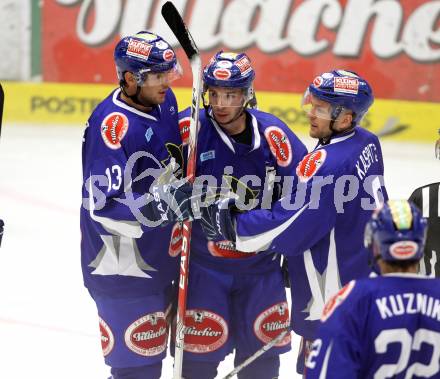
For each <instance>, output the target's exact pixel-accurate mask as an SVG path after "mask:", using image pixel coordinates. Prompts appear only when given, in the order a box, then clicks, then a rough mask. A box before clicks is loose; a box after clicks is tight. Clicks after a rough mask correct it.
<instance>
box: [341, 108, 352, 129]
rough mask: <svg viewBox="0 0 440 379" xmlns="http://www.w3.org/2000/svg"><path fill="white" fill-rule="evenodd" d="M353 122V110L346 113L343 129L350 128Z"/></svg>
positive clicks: (342, 123)
mask: <svg viewBox="0 0 440 379" xmlns="http://www.w3.org/2000/svg"><path fill="white" fill-rule="evenodd" d="M352 122H353V114H352V113H351V112H346V113H344V114H343V115H342V119H341V129H346V128H349V127H350V126H351V123H352Z"/></svg>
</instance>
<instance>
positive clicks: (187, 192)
mask: <svg viewBox="0 0 440 379" xmlns="http://www.w3.org/2000/svg"><path fill="white" fill-rule="evenodd" d="M192 190H193V187H192V185H191V184H189V183H188V181H186V179H181V180H178V181H175V182H173V183H170V184H164V185H152V186H151V189H150V194H149V195H150V196H148V197H147V204H146V205H145V207H143V212H142V213H143V214H144V215H145V216H146V217H147V218H148V219H149V220H151V221H152V222H155V223H156V224H157V223H159V225H160V226H165V225H168V224H170V223H175V222H177V221H185V220H190V221H191V220H193V218H194V217H193V214H192V210H191V199H192Z"/></svg>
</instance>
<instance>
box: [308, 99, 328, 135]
mask: <svg viewBox="0 0 440 379" xmlns="http://www.w3.org/2000/svg"><path fill="white" fill-rule="evenodd" d="M310 105H311V107H310V111H309V112H307V116H308V117H309V122H310V130H309V135H310V137H312V138H324V139H325V138H327V137H330V135H331V133H332V131H331V130H330V114H331V105H330V104H329V103H327V102H326V101H323V100H320V99H318V98H316V97H315V96H311V97H310Z"/></svg>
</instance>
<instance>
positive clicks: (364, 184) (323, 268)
mask: <svg viewBox="0 0 440 379" xmlns="http://www.w3.org/2000/svg"><path fill="white" fill-rule="evenodd" d="M383 170H384V167H383V160H382V152H381V147H380V144H379V140H378V138H377V137H376V136H375V135H374V134H372V133H370V132H369V131H367V130H365V129H363V128H360V127H356V128H355V129H354V130H352V131H351V132H349V133H347V134H346V135H343V136H339V137H335V138H333V139H331V142H330V143H329V144H327V145H324V146H322V145H318V146H317V147H316V148H315V150H314V151H312V152H311V153H309V154H308V155H307V156H306V157H305V158H304V159H303V160H302V161H301V162H300V164H299V165H298V167H297V169H296V171H297V174H298V177H299V183H298V186H297V191H296V193H295V192H293V193H292V194H285V195H284V197H283V198H282V199H281V200H279V201H278V202H277V203H275V204H274V206H273V208H272V210H263V209H262V210H255V211H251V212H248V213H243V214H240V215H238V216H237V218H236V222H237V226H236V231H237V248H238V249H239V250H242V251H259V250H265V251H267V250H270V251H276V252H282V253H283V254H285V255H286V256H287V257H288V267H289V276H290V280H291V293H292V328H293V330H294V331H295V332H296V333H297V334H299V335H301V336H303V337H305V338H307V339H313V337H314V332H315V329H316V326H317V320H319V318H320V316H321V313H322V309H323V307H324V305H325V303H326V301H328V299H329V298H330V297H331V296H332V295H333V294H335V293H336V292H337V291H338V290H339V289H340V288H341V287H342V286H343V285H344V284H346V283H348V282H349V281H350V280H352V279H355V278H361V277H365V276H367V275H368V274H369V272H370V269H369V264H368V255H367V254H366V252H365V251H364V247H363V236H364V228H365V224H366V223H367V221H368V220H369V218H370V216H371V213H372V211H373V210H374V209H375V208H376V204H379V203H380V202H381V201H383V200H384V199H385V200H386V199H387V194H386V191H385V189H384V187H383V173H384V172H383Z"/></svg>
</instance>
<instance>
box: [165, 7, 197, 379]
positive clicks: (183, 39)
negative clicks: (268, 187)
mask: <svg viewBox="0 0 440 379" xmlns="http://www.w3.org/2000/svg"><path fill="white" fill-rule="evenodd" d="M162 16H163V18H164V19H165V21H166V23H167V24H168V26H169V27H170V29H171V30H172V32H173V33H174V35H175V36H176V38H177V40H178V41H179V43H180V45H181V46H182V48H183V50H184V51H185V54H186V56H187V57H188V59H189V62H190V64H191V71H192V76H193V84H192V101H191V118H190V124H189V129H190V131H189V133H190V135H189V143H188V166H187V169H186V176H187V178H188V180H189V181H190V182H194V177H195V173H196V156H197V154H196V148H197V133H198V127H199V108H200V97H201V92H202V88H201V83H202V61H201V58H200V55H199V50H198V48H197V46H196V44H195V43H194V40H193V38H192V36H191V34H190V33H189V31H188V29H187V27H186V25H185V23H184V22H183V20H182V17H181V16H180V14H179V12H178V11H177V9H176V7H175V6H174V5H173V3H172V2H171V1H167V2H166V3H165V4H164V5H163V6H162ZM190 247H191V223H190V222H189V221H185V222H184V223H183V226H182V251H181V254H180V279H179V296H178V304H177V326H176V346H175V353H174V375H173V378H174V379H181V377H182V364H183V347H184V339H185V315H186V297H187V290H188V267H189V254H190Z"/></svg>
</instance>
